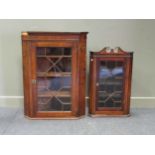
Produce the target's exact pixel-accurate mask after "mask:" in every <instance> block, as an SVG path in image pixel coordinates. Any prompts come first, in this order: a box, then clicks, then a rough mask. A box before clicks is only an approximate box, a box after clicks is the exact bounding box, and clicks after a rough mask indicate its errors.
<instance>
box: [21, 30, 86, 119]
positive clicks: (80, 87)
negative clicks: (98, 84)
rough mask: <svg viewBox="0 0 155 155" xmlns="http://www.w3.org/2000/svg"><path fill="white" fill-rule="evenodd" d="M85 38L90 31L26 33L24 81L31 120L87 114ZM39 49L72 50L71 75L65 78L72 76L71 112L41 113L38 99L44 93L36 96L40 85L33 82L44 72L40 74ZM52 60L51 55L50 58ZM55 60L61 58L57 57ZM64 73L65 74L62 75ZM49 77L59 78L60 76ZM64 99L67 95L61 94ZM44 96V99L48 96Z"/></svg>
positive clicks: (24, 36)
mask: <svg viewBox="0 0 155 155" xmlns="http://www.w3.org/2000/svg"><path fill="white" fill-rule="evenodd" d="M86 35H87V32H80V33H78V32H75V33H74V32H23V33H22V51H23V82H24V113H25V116H27V117H28V118H32V119H55V118H60V119H61V118H62V119H64V118H78V117H81V116H83V115H84V114H85V80H86V79H85V77H86V76H85V74H86V71H85V67H86ZM37 47H69V48H71V49H72V55H71V56H66V57H71V58H72V72H71V73H67V74H66V73H64V74H66V75H64V76H71V77H72V85H71V86H72V88H71V99H72V101H71V102H72V103H71V104H72V108H71V111H38V105H37V99H38V97H39V95H40V96H42V95H44V96H45V95H46V96H47V95H49V94H48V93H45V94H37V84H36V83H35V82H33V81H36V80H37V77H39V76H42V74H43V73H39V76H38V75H37V71H36V59H37V57H42V56H41V55H39V56H36V48H37ZM49 57H50V56H49ZM55 57H58V56H57V55H56V56H55ZM62 74H63V73H62ZM48 76H49V77H50V76H60V75H59V74H57V75H53V74H52V73H49V75H48ZM58 95H59V96H64V95H67V96H69V94H66V93H65V92H62V93H61V94H58ZM46 96H45V97H46Z"/></svg>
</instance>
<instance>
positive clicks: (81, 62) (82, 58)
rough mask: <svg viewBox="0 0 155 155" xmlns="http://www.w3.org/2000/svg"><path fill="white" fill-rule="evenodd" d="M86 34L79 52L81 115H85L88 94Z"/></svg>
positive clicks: (82, 37) (81, 41) (81, 39)
mask: <svg viewBox="0 0 155 155" xmlns="http://www.w3.org/2000/svg"><path fill="white" fill-rule="evenodd" d="M86 39H87V36H86V34H81V35H80V45H79V52H78V62H79V63H78V68H79V115H84V114H85V96H86V95H85V94H86Z"/></svg>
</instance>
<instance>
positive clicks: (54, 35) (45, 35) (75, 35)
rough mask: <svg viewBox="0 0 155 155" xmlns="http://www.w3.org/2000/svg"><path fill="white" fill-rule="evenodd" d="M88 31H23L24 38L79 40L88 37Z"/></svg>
mask: <svg viewBox="0 0 155 155" xmlns="http://www.w3.org/2000/svg"><path fill="white" fill-rule="evenodd" d="M87 34H88V32H35V31H28V32H22V39H23V40H79V39H80V38H81V37H84V38H85V39H86V35H87Z"/></svg>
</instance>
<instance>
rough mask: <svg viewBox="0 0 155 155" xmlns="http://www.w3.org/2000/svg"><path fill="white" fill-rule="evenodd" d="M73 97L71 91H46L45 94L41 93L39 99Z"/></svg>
mask: <svg viewBox="0 0 155 155" xmlns="http://www.w3.org/2000/svg"><path fill="white" fill-rule="evenodd" d="M54 96H58V97H71V93H70V92H69V91H61V92H58V91H45V92H39V93H38V97H54Z"/></svg>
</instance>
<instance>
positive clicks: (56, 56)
mask: <svg viewBox="0 0 155 155" xmlns="http://www.w3.org/2000/svg"><path fill="white" fill-rule="evenodd" d="M60 57H62V58H71V57H72V55H37V58H60Z"/></svg>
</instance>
